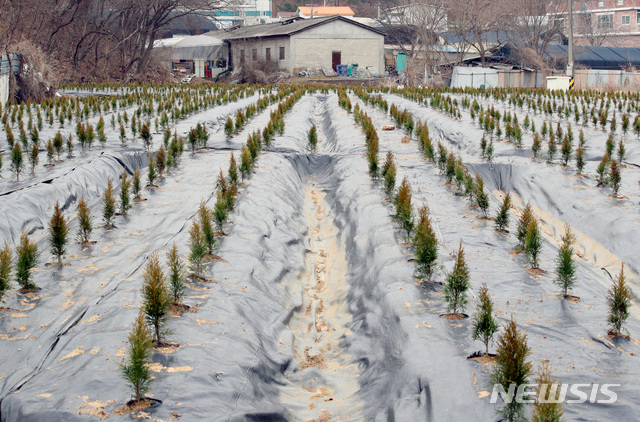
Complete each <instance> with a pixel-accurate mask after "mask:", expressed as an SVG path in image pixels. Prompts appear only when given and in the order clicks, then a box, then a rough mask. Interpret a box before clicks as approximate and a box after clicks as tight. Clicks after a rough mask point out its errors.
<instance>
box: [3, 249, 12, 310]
mask: <svg viewBox="0 0 640 422" xmlns="http://www.w3.org/2000/svg"><path fill="white" fill-rule="evenodd" d="M12 261H13V256H12V251H11V246H9V243H8V242H4V247H3V248H2V250H0V300H2V296H4V294H5V292H6V291H7V290H9V289H10V288H11V263H12Z"/></svg>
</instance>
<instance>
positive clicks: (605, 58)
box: [545, 44, 640, 69]
mask: <svg viewBox="0 0 640 422" xmlns="http://www.w3.org/2000/svg"><path fill="white" fill-rule="evenodd" d="M567 49H568V47H567V46H566V45H553V44H552V45H549V46H547V50H546V52H545V54H546V55H547V56H550V57H553V58H557V59H558V58H565V57H567ZM573 55H574V61H575V62H576V63H578V64H581V65H584V66H587V67H590V68H592V69H621V68H623V67H624V66H627V65H632V66H640V48H633V47H596V46H575V47H574V54H573Z"/></svg>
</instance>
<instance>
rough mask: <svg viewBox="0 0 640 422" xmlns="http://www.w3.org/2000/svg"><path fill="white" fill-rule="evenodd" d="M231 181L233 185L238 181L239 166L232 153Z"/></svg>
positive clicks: (230, 165) (230, 162) (230, 163)
mask: <svg viewBox="0 0 640 422" xmlns="http://www.w3.org/2000/svg"><path fill="white" fill-rule="evenodd" d="M229 180H230V181H231V183H234V182H237V181H238V164H236V157H235V156H234V155H233V151H231V160H230V161H229Z"/></svg>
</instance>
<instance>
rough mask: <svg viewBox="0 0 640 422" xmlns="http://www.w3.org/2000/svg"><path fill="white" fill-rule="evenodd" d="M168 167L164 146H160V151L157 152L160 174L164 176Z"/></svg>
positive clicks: (157, 165)
mask: <svg viewBox="0 0 640 422" xmlns="http://www.w3.org/2000/svg"><path fill="white" fill-rule="evenodd" d="M166 165H167V152H166V151H165V149H164V146H163V145H160V149H159V150H158V152H156V167H157V168H158V173H159V174H160V175H161V176H162V173H164V170H165V167H166Z"/></svg>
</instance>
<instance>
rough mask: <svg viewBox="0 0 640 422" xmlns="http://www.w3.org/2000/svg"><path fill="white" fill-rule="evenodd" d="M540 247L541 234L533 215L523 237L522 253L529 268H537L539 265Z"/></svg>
mask: <svg viewBox="0 0 640 422" xmlns="http://www.w3.org/2000/svg"><path fill="white" fill-rule="evenodd" d="M541 249H542V236H541V234H540V228H539V227H538V220H537V219H536V218H535V217H532V218H531V221H529V226H528V227H527V235H526V236H525V238H524V253H525V254H526V256H527V262H529V264H531V268H534V269H537V268H539V265H540V258H539V255H540V250H541Z"/></svg>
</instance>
